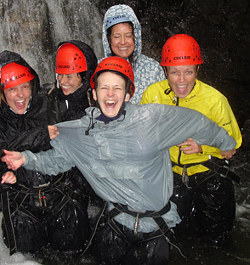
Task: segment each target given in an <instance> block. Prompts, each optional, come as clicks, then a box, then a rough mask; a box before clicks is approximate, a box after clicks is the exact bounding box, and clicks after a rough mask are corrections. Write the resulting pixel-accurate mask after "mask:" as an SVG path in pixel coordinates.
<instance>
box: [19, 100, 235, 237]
mask: <svg viewBox="0 0 250 265" xmlns="http://www.w3.org/2000/svg"><path fill="white" fill-rule="evenodd" d="M125 110H126V113H125V114H124V115H121V117H120V118H119V119H117V120H115V121H112V122H110V123H108V124H105V123H104V122H102V121H99V120H96V117H98V116H99V115H100V110H99V109H98V108H92V107H91V108H88V109H87V110H86V112H87V115H86V116H84V117H82V118H81V119H79V120H76V121H69V122H64V123H60V124H58V125H57V126H58V128H59V131H60V134H59V136H57V137H56V138H55V139H53V140H52V141H51V145H52V146H53V149H52V150H49V151H47V152H42V153H37V154H33V153H31V152H30V151H25V152H24V155H25V157H26V163H25V167H26V168H29V169H36V170H39V171H41V172H43V173H46V174H55V175H56V174H58V173H59V172H63V171H66V170H69V169H70V168H71V167H73V166H76V167H78V168H79V170H81V171H82V173H83V174H84V176H85V178H86V179H87V180H88V182H89V183H90V185H91V186H92V188H93V189H94V191H95V192H96V193H97V195H99V196H100V197H101V198H102V199H104V200H106V201H108V202H109V209H111V208H112V207H113V205H112V202H116V203H121V204H124V205H127V206H128V207H129V209H131V210H133V211H139V212H144V211H146V210H150V211H158V210H160V209H161V208H162V207H164V206H165V205H166V204H167V203H168V202H169V199H170V197H171V195H172V191H173V174H172V165H171V161H170V157H169V151H168V149H169V147H170V146H173V145H177V144H180V143H181V142H183V141H184V140H186V139H187V138H189V137H192V138H193V139H194V140H195V141H196V142H197V143H198V144H206V145H213V146H216V147H218V148H219V149H221V150H231V149H233V148H234V147H235V141H234V139H233V138H232V137H230V136H229V135H228V134H227V132H226V131H225V130H224V129H223V128H220V127H218V125H217V124H216V123H214V122H212V121H210V120H209V119H208V118H207V117H205V116H204V115H202V114H200V113H199V112H196V111H194V110H190V109H186V108H179V107H175V106H168V105H158V104H148V105H135V104H131V103H126V105H125ZM86 131H87V132H88V133H87V134H86V133H85V132H86ZM163 218H164V219H165V221H166V223H167V224H168V226H169V227H174V226H175V224H176V223H179V222H180V218H179V216H178V213H177V211H176V206H175V204H174V203H171V209H170V211H169V212H167V213H166V214H165V215H163ZM115 219H116V221H118V222H119V223H121V224H122V225H125V226H127V227H128V228H130V229H133V227H134V223H135V218H134V217H132V216H130V215H128V214H126V213H121V214H119V215H118V216H116V217H115ZM156 229H157V225H156V224H155V223H154V221H153V219H151V218H149V217H144V218H141V219H140V224H139V228H138V232H151V231H154V230H156Z"/></svg>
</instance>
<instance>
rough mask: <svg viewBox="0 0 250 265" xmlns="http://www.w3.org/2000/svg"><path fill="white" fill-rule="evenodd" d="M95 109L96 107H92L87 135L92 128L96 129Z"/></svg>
mask: <svg viewBox="0 0 250 265" xmlns="http://www.w3.org/2000/svg"><path fill="white" fill-rule="evenodd" d="M94 110H95V109H92V111H91V117H90V121H89V127H88V129H87V130H86V131H85V135H89V131H90V130H91V129H94V126H95V124H96V122H94Z"/></svg>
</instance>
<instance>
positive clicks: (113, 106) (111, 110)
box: [93, 72, 130, 118]
mask: <svg viewBox="0 0 250 265" xmlns="http://www.w3.org/2000/svg"><path fill="white" fill-rule="evenodd" d="M125 91H126V81H125V79H124V78H123V77H121V76H120V75H118V74H116V73H114V72H103V73H101V74H100V75H99V76H98V78H97V89H96V90H95V89H94V90H93V97H94V100H98V103H99V105H100V108H101V110H102V112H103V114H104V115H105V116H106V117H109V118H113V117H115V116H116V115H117V114H118V113H119V111H120V109H121V107H122V104H123V102H124V97H125ZM129 99H130V96H129V94H128V93H127V94H126V97H125V101H128V100H129Z"/></svg>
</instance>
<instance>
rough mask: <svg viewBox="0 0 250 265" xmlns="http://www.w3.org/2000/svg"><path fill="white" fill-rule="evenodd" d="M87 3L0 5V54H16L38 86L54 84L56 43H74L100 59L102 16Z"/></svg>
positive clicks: (7, 1)
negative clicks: (32, 71)
mask: <svg viewBox="0 0 250 265" xmlns="http://www.w3.org/2000/svg"><path fill="white" fill-rule="evenodd" d="M99 13H100V12H99V11H98V9H97V7H96V6H95V5H94V4H91V2H90V1H88V0H79V1H67V0H53V1H51V0H36V1H34V0H25V1H23V0H2V1H0V24H1V27H0V50H1V51H3V50H5V49H8V50H11V51H14V52H17V53H20V54H21V55H22V56H23V57H24V59H25V60H27V62H28V63H29V64H30V65H31V66H32V67H33V68H34V69H35V70H36V71H37V72H38V74H39V76H40V79H41V83H47V82H52V81H53V80H54V57H55V52H56V47H57V45H58V43H59V42H61V41H65V40H70V39H77V40H81V41H84V42H86V43H87V44H89V45H90V46H91V47H92V48H93V49H94V51H95V53H96V55H97V57H101V56H102V45H101V26H102V16H101V15H100V14H99Z"/></svg>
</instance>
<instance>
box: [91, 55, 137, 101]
mask: <svg viewBox="0 0 250 265" xmlns="http://www.w3.org/2000/svg"><path fill="white" fill-rule="evenodd" d="M105 70H109V71H116V72H119V73H122V74H123V75H125V76H126V77H127V78H128V79H129V80H130V81H131V87H130V89H131V97H132V96H133V95H134V92H135V85H134V72H133V68H132V66H131V64H130V63H129V62H128V61H126V60H125V59H123V58H121V57H117V56H110V57H107V58H105V59H103V60H102V61H101V62H100V63H99V64H98V65H97V67H96V70H95V72H94V74H93V75H92V77H91V79H90V84H91V87H92V89H94V88H95V78H94V77H95V75H96V74H97V73H98V72H102V71H105Z"/></svg>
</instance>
